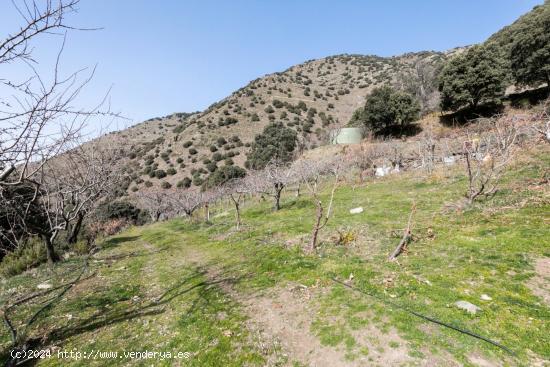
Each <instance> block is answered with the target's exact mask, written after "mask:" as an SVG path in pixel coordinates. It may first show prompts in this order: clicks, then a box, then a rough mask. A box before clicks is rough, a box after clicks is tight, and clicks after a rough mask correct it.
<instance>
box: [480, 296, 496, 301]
mask: <svg viewBox="0 0 550 367" xmlns="http://www.w3.org/2000/svg"><path fill="white" fill-rule="evenodd" d="M479 298H481V300H482V301H492V300H493V299H492V298H491V297H489V296H488V295H486V294H482V295H481V297H479Z"/></svg>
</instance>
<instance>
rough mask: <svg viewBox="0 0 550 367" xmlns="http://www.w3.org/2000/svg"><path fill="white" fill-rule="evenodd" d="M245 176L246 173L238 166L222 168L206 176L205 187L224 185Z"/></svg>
mask: <svg viewBox="0 0 550 367" xmlns="http://www.w3.org/2000/svg"><path fill="white" fill-rule="evenodd" d="M244 176H246V171H245V170H244V169H243V168H241V167H239V166H223V167H220V168H218V169H217V170H216V171H215V172H214V173H212V174H210V176H208V180H207V182H206V186H207V187H214V186H219V185H223V184H224V183H226V182H228V181H230V180H232V179H236V178H241V177H244Z"/></svg>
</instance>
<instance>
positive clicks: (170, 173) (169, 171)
mask: <svg viewBox="0 0 550 367" xmlns="http://www.w3.org/2000/svg"><path fill="white" fill-rule="evenodd" d="M166 173H167V174H169V175H170V176H173V175H175V174H176V173H177V171H176V169H175V168H168V169H167V170H166Z"/></svg>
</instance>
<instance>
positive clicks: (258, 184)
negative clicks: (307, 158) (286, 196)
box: [246, 162, 295, 210]
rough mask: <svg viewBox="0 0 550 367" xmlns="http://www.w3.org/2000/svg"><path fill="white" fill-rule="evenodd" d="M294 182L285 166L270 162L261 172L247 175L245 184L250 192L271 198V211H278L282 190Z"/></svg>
mask: <svg viewBox="0 0 550 367" xmlns="http://www.w3.org/2000/svg"><path fill="white" fill-rule="evenodd" d="M294 181H295V177H294V176H293V175H292V171H291V170H290V169H289V168H288V166H287V165H285V164H281V163H278V162H271V163H269V164H268V165H267V166H266V167H265V169H263V170H262V171H257V172H253V173H251V174H249V175H248V176H247V181H246V182H247V185H248V187H249V189H250V190H251V191H253V192H256V193H262V194H266V195H269V196H271V197H273V209H274V210H279V209H281V194H282V192H283V189H284V188H285V187H286V186H287V185H288V184H291V183H292V182H294Z"/></svg>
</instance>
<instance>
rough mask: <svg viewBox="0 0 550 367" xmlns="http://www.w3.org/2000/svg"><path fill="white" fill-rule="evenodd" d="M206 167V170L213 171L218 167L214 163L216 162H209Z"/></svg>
mask: <svg viewBox="0 0 550 367" xmlns="http://www.w3.org/2000/svg"><path fill="white" fill-rule="evenodd" d="M206 169H207V170H208V172H214V171H215V170H217V169H218V166H217V165H216V162H210V163H208V164H207V165H206Z"/></svg>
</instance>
